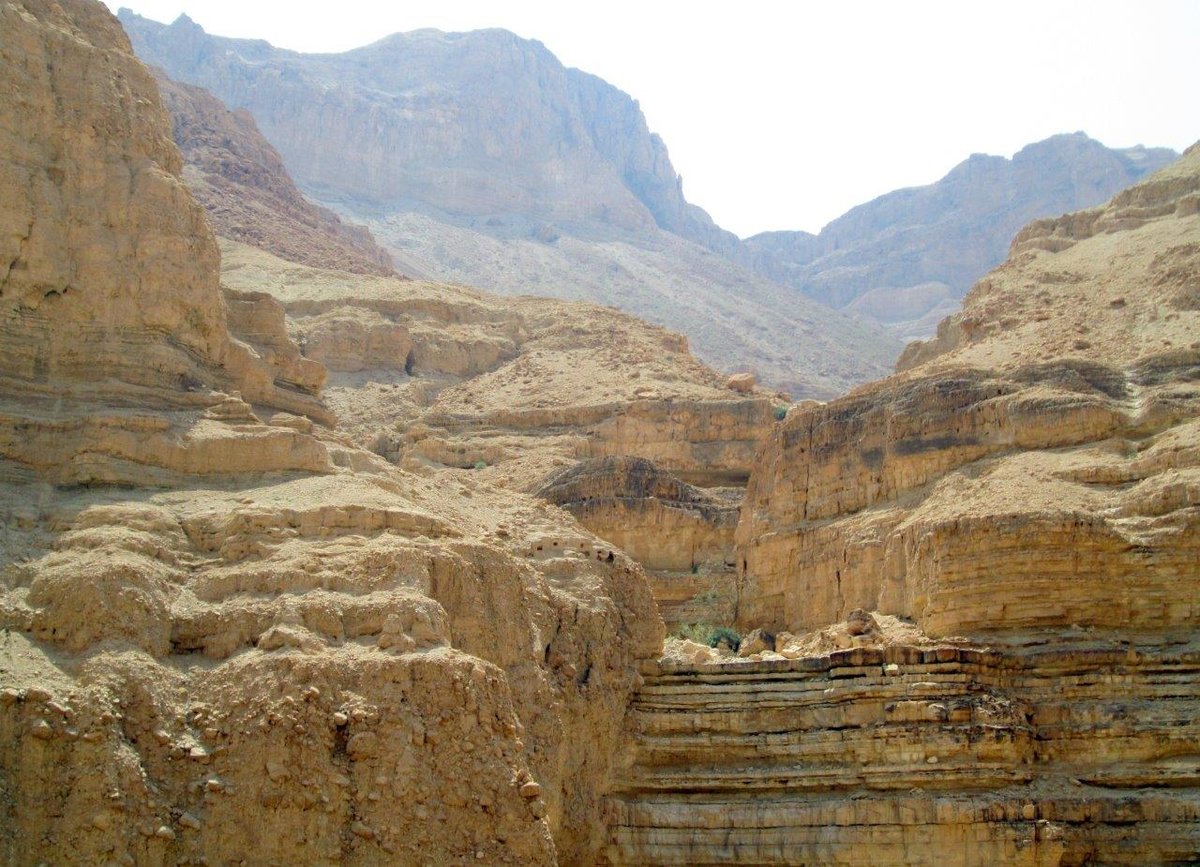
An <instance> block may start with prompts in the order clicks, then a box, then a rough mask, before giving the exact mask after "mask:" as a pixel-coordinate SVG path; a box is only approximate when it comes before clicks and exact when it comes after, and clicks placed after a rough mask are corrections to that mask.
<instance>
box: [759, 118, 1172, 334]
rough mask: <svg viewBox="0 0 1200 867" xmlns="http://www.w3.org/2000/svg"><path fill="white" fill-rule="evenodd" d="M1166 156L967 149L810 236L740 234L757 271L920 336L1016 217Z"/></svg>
mask: <svg viewBox="0 0 1200 867" xmlns="http://www.w3.org/2000/svg"><path fill="white" fill-rule="evenodd" d="M1177 157H1178V154H1176V153H1175V152H1174V151H1171V150H1168V149H1166V148H1144V147H1140V146H1139V147H1133V148H1123V149H1111V148H1107V147H1105V146H1104V145H1102V144H1100V142H1097V141H1094V140H1093V139H1090V138H1088V137H1087V136H1086V135H1084V134H1083V133H1074V134H1072V135H1057V136H1052V137H1051V138H1048V139H1046V140H1044V141H1040V142H1036V143H1034V144H1031V145H1028V146H1026V147H1025V148H1022V149H1021V150H1020V151H1018V152H1017V153H1016V154H1015V155H1014V156H1013V157H1012V159H1011V160H1010V159H1006V158H1004V157H998V156H987V155H984V154H974V155H972V156H971V157H970V158H969V159H967V160H964V161H963V162H962V163H960V164H959V165H957V166H955V168H954V169H952V170H951V171H950V173H949V174H947V175H946V176H945V177H944V178H942V179H941V180H939V181H937V182H936V183H933V184H929V185H927V186H922V187H912V188H909V189H904V190H896V191H895V192H891V193H888V194H886V195H883V196H880V197H879V198H877V199H874V200H873V201H870V202H867V203H865V204H862V205H859V206H857V207H855V208H852V209H851V210H849V211H847V212H846V213H845V214H843V215H842V216H841V217H838V218H837V219H836V220H834V221H833V222H831V223H830V224H829V225H827V226H826V227H825V228H824V229H822V230H821V233H820V234H819V235H811V234H808V233H806V232H764V233H762V234H760V235H755V236H754V237H753V238H748V239H747V240H746V242H745V243H746V247H747V249H748V250H749V251H750V253H751V255H752V256H753V258H754V267H755V269H756V270H757V271H759V272H761V273H763V274H765V275H766V276H768V277H771V278H772V279H774V280H778V281H779V282H781V283H784V284H786V285H789V286H792V287H794V288H796V289H799V290H800V291H801V292H804V293H805V294H806V295H809V296H811V297H813V298H816V299H818V300H820V301H823V302H825V303H827V304H829V305H831V306H832V307H835V308H837V309H840V310H846V311H853V312H855V313H857V314H859V315H861V316H864V317H866V318H868V319H871V320H873V321H876V322H880V323H882V324H884V325H886V326H887V327H888V328H889V329H890V330H892V331H893V332H894V333H896V334H897V335H899V336H901V337H905V338H907V339H912V338H914V337H928V336H929V335H930V334H932V332H933V329H934V327H935V326H936V325H937V323H938V321H939V320H940V319H942V318H943V317H944V316H946V315H948V314H949V313H951V312H954V311H955V310H956V309H957V307H958V304H959V301H960V299H961V298H962V297H963V296H964V295H965V294H966V292H967V290H968V289H969V288H970V286H971V284H973V283H974V282H975V281H976V280H978V279H979V278H980V277H982V276H983V275H984V274H985V273H987V272H988V271H990V270H991V269H992V268H994V267H996V266H997V265H999V264H1000V263H1001V262H1002V261H1003V260H1004V257H1005V254H1006V252H1007V250H1008V244H1009V242H1010V241H1011V240H1012V237H1013V235H1015V234H1016V232H1017V231H1018V230H1019V229H1020V228H1021V227H1022V226H1024V225H1025V224H1026V223H1028V222H1029V221H1031V220H1034V219H1037V218H1039V217H1056V216H1058V215H1059V214H1062V213H1065V212H1068V211H1076V210H1079V209H1080V208H1088V207H1092V206H1094V205H1099V204H1101V203H1102V202H1104V201H1105V200H1106V199H1108V198H1109V197H1110V196H1112V195H1113V194H1114V193H1116V192H1117V191H1119V190H1121V189H1124V188H1125V187H1127V186H1129V185H1130V184H1132V183H1134V182H1135V181H1137V180H1139V179H1140V178H1143V177H1145V176H1146V175H1148V174H1151V173H1153V172H1155V171H1157V170H1158V169H1160V168H1162V167H1163V166H1165V165H1166V164H1167V163H1169V162H1171V161H1172V160H1174V159H1176V158H1177Z"/></svg>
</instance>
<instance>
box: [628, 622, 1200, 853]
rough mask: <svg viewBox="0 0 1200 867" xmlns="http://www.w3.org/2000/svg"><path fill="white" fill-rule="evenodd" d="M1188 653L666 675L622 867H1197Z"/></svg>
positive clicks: (1130, 651)
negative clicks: (816, 866) (1191, 866)
mask: <svg viewBox="0 0 1200 867" xmlns="http://www.w3.org/2000/svg"><path fill="white" fill-rule="evenodd" d="M1198 678H1200V654H1198V649H1197V646H1196V645H1195V643H1194V642H1193V643H1192V644H1190V645H1186V646H1181V647H1176V648H1167V647H1161V646H1158V647H1147V648H1133V647H1130V646H1129V645H1128V644H1105V643H1103V642H1092V641H1086V640H1085V641H1083V642H1079V643H1075V644H1069V643H1068V644H1063V645H1060V646H1057V647H1045V646H1030V647H1023V648H1007V649H1004V650H996V649H988V648H981V647H978V646H968V645H962V644H959V645H946V644H943V645H937V646H924V647H922V646H909V645H895V646H891V647H886V648H879V647H864V648H857V649H852V650H844V651H837V652H834V653H831V654H827V655H824V656H819V657H809V658H805V659H798V660H778V661H774V662H767V661H761V662H751V661H744V662H738V663H732V664H727V665H721V666H712V665H703V666H695V665H687V664H679V663H665V662H664V663H658V664H654V665H651V666H649V667H648V668H647V670H646V681H645V684H644V685H643V686H642V688H641V689H640V690H639V692H638V694H637V697H636V699H635V701H634V704H633V708H632V710H631V714H630V723H631V726H632V727H633V731H634V743H635V744H636V748H635V750H634V752H633V753H632V755H631V756H630V762H629V765H628V767H627V769H626V770H625V772H624V773H623V774H622V775H621V777H620V778H619V781H618V783H617V785H616V788H615V791H614V794H613V797H612V799H611V801H610V805H609V811H610V812H609V817H610V822H611V827H612V834H611V839H610V846H609V850H608V853H607V857H608V859H609V860H610V862H611V863H615V864H681V865H682V864H688V865H696V864H812V863H820V864H835V865H858V864H880V863H882V864H930V863H938V864H950V865H981V864H1018V865H1063V864H1086V863H1101V864H1130V865H1132V864H1148V863H1153V864H1184V863H1191V862H1192V861H1193V860H1194V859H1195V857H1196V853H1197V852H1200V801H1198V800H1197V798H1196V787H1197V785H1198V784H1200V757H1198V756H1197V754H1196V750H1195V743H1196V739H1197V737H1198V736H1200V731H1198V730H1197V722H1196V714H1195V702H1196V700H1195V685H1196V682H1197V679H1198Z"/></svg>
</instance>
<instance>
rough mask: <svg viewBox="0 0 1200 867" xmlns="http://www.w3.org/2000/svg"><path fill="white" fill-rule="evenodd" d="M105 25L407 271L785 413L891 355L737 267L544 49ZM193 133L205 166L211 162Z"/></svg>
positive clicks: (886, 339)
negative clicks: (345, 44) (290, 38)
mask: <svg viewBox="0 0 1200 867" xmlns="http://www.w3.org/2000/svg"><path fill="white" fill-rule="evenodd" d="M122 22H123V23H124V24H125V26H126V27H127V28H128V30H129V33H130V36H131V38H132V40H133V42H134V45H135V46H136V48H137V50H138V52H139V53H140V56H141V57H142V59H143V60H146V61H147V62H148V63H151V64H153V65H155V66H161V67H163V68H165V69H166V70H167V72H168V74H169V75H170V76H171V77H172V78H174V79H176V80H177V81H181V82H187V83H188V84H189V85H199V86H202V87H205V88H207V89H208V90H209V91H211V92H212V93H213V94H215V95H216V97H218V98H219V99H220V100H221V101H223V102H224V103H225V104H226V105H227V106H229V107H230V108H231V109H234V111H235V117H234V118H233V120H234V121H237V117H238V116H237V114H236V113H238V112H242V113H244V112H249V113H251V114H253V116H254V118H255V122H256V126H257V128H258V129H259V130H261V131H262V133H263V134H264V135H265V136H266V138H267V139H269V140H270V141H271V142H272V144H274V146H275V147H277V148H278V151H279V154H280V155H281V156H282V159H283V161H284V162H285V163H286V164H287V166H288V167H289V169H290V170H291V173H292V175H293V176H294V177H295V179H296V180H297V182H298V183H299V185H300V186H301V187H302V188H303V189H304V190H305V192H306V193H308V194H310V195H313V196H317V197H320V198H321V200H322V201H323V202H325V203H326V204H328V205H329V206H330V207H333V208H335V209H337V210H338V211H339V213H344V214H348V215H349V216H350V217H351V218H353V219H354V220H357V221H359V222H362V223H365V224H367V225H368V226H369V227H370V229H371V231H372V232H373V233H374V235H375V237H376V238H378V239H379V241H380V243H381V244H383V245H384V246H385V247H386V248H387V250H388V252H389V253H390V254H391V256H392V257H393V259H394V261H395V262H396V265H397V267H398V268H399V269H400V270H401V271H402V272H404V273H405V274H409V275H411V276H414V277H421V278H427V279H431V280H438V281H444V282H452V283H466V284H468V285H471V286H477V287H480V288H483V289H486V290H489V291H494V292H501V293H503V294H506V295H524V294H537V295H548V296H553V297H557V298H564V299H571V300H588V301H594V302H598V303H601V304H606V305H613V306H616V307H619V308H620V309H622V310H624V311H626V312H627V313H631V314H633V315H635V316H638V317H640V318H642V319H646V320H648V321H650V322H654V323H657V324H659V325H663V326H666V327H667V328H670V329H671V330H673V331H679V332H684V333H686V334H688V335H689V337H690V339H691V342H692V345H693V347H694V348H695V351H696V353H697V355H699V356H700V357H701V358H703V359H704V360H705V361H706V362H708V363H710V364H712V365H714V366H716V367H718V368H720V369H722V370H724V371H727V372H734V371H750V370H752V371H755V372H756V373H757V374H758V376H759V377H760V378H761V379H762V380H763V381H764V382H767V383H770V384H771V385H772V387H774V388H778V389H783V390H786V391H788V392H790V393H792V394H794V395H796V396H797V397H815V398H828V397H832V396H835V395H838V394H841V393H843V392H844V391H845V390H846V389H847V388H849V387H851V386H853V385H856V384H858V383H861V382H864V381H866V380H868V379H871V378H875V377H879V376H882V375H884V374H885V373H886V372H887V371H888V370H890V368H891V365H892V363H893V361H894V360H895V357H896V355H897V354H898V353H899V351H900V349H901V343H900V342H899V341H897V340H896V339H895V338H893V337H891V336H890V335H888V334H886V333H885V332H884V331H883V330H882V329H880V328H873V327H869V326H864V325H863V324H862V323H861V322H860V321H858V320H857V319H853V318H851V317H848V316H843V315H841V314H839V313H836V312H834V311H832V310H830V309H829V308H827V307H825V306H824V305H822V304H819V303H816V302H813V301H810V300H809V299H808V298H807V297H806V296H798V295H797V293H796V292H795V291H794V290H791V289H789V288H787V287H784V286H782V285H780V284H777V283H773V282H772V281H770V280H768V279H765V278H763V277H760V276H757V275H756V274H754V273H753V272H751V271H750V270H749V269H747V268H743V267H741V266H739V265H738V264H735V262H734V261H733V259H736V258H737V256H738V251H739V250H740V244H739V242H738V240H737V239H736V238H735V237H734V236H733V235H731V234H729V233H728V232H725V231H723V230H721V229H720V228H719V227H717V226H715V225H714V224H713V222H712V221H711V220H710V219H709V217H708V215H707V214H705V213H704V212H703V211H702V210H700V209H699V208H697V207H695V206H694V205H691V204H689V203H688V202H687V201H686V200H685V198H684V196H683V191H682V185H681V182H680V179H679V177H678V176H677V175H676V173H675V170H674V169H673V168H672V166H671V162H670V160H669V158H668V156H667V151H666V147H665V146H664V144H663V142H662V141H661V140H660V139H659V138H658V137H657V136H655V135H652V134H651V133H650V132H649V130H648V129H647V127H646V121H645V118H644V117H643V116H642V113H641V110H640V109H639V108H638V106H637V103H636V102H635V101H634V100H633V99H631V98H630V97H629V96H628V95H626V94H624V93H622V92H621V91H619V90H617V89H616V88H614V87H612V86H610V85H608V84H607V83H605V82H603V81H601V80H600V79H598V78H596V77H595V76H591V75H588V74H586V73H583V72H580V71H579V70H574V69H567V68H565V67H563V65H562V64H561V63H560V62H559V61H558V60H557V58H555V57H554V55H553V54H551V53H550V52H549V51H548V50H547V49H546V48H545V46H543V45H542V44H541V43H538V42H534V41H530V40H526V39H521V38H519V37H517V36H515V35H514V34H512V33H507V32H505V31H503V30H485V31H475V32H471V33H441V32H438V31H434V30H422V31H417V32H415V33H407V34H393V35H392V36H389V37H387V38H384V39H381V40H379V41H378V42H376V43H374V44H372V45H368V46H364V47H362V48H359V49H355V50H353V51H349V52H345V53H342V54H324V55H315V54H299V53H296V52H291V51H285V50H282V49H278V48H275V47H273V46H271V45H269V44H267V43H266V42H263V41H261V40H240V39H225V38H222V37H218V36H213V35H210V34H207V33H205V32H204V30H203V29H201V28H200V26H199V25H197V24H196V23H195V22H194V21H192V20H190V19H188V18H187V17H186V16H181V17H180V18H179V20H177V21H175V22H174V23H173V24H171V25H162V24H158V23H155V22H153V21H149V20H147V19H145V18H141V17H140V16H138V15H135V14H133V13H132V12H129V11H128V10H126V13H124V14H123V15H122ZM186 102H187V101H185V107H186ZM201 116H202V117H212V116H214V115H213V114H212V113H210V112H203V113H202V115H201ZM231 126H233V127H236V128H239V129H241V128H242V127H245V124H242V123H241V122H240V121H239V122H236V123H234V124H232V125H231ZM200 132H201V135H200V138H199V142H198V143H199V144H200V145H201V151H200V155H201V157H203V158H204V159H205V160H206V161H207V157H208V154H206V153H205V149H211V148H212V146H213V144H217V145H219V147H218V149H219V150H224V149H225V148H224V144H223V142H220V141H217V142H214V141H213V140H212V137H211V136H209V135H207V133H206V131H205V130H203V129H202V130H200ZM232 141H233V144H234V145H237V147H235V148H232V150H234V151H237V152H239V153H242V154H245V155H248V156H251V157H255V152H256V151H258V152H261V151H262V149H261V148H259V147H257V146H256V145H251V146H249V147H242V146H241V145H242V144H247V145H250V139H249V138H248V137H247V135H246V134H245V130H244V129H241V131H239V132H236V133H235V135H234V136H233V137H232ZM239 162H240V160H237V159H235V160H233V163H234V165H233V167H234V168H236V167H237V165H238V163H239ZM251 162H252V163H256V164H258V165H259V166H262V165H264V163H263V162H262V161H261V160H258V159H252V160H251ZM217 168H218V174H222V173H224V172H225V166H224V165H222V166H218V167H217ZM206 174H210V175H211V174H212V172H211V171H209V172H206ZM255 174H259V172H257V171H256V172H255ZM223 176H224V177H226V178H227V179H228V174H224V175H223ZM238 183H239V186H242V187H243V188H244V187H245V185H244V184H241V182H240V180H239V182H238ZM217 192H218V193H219V192H220V190H219V189H218V190H217ZM246 192H247V193H249V196H248V197H247V196H243V197H239V198H238V199H236V200H235V201H234V202H233V204H232V206H231V207H232V209H233V210H234V211H235V214H234V215H235V216H236V215H237V214H238V213H245V212H247V211H249V212H250V213H252V214H254V215H255V217H256V219H253V220H251V221H250V222H249V224H248V225H243V226H242V227H241V230H242V231H241V234H240V235H235V236H234V237H237V238H238V239H239V240H245V241H248V242H249V243H254V244H257V245H259V246H263V244H262V239H263V238H264V236H267V235H268V230H269V228H270V226H271V225H272V224H275V223H276V222H277V221H276V219H275V217H274V216H272V215H269V214H263V213H260V212H259V209H258V208H257V207H254V205H257V204H260V203H262V202H263V197H262V195H261V192H256V191H255V190H254V189H247V190H246ZM201 198H204V199H206V198H207V194H206V193H203V192H202V195H201ZM245 198H250V199H251V201H252V204H251V205H247V204H246V202H245V201H244V199H245ZM288 246H289V247H291V248H293V250H294V247H295V241H294V240H292V239H289V240H288ZM272 249H274V251H275V252H280V253H281V254H282V251H283V250H284V247H283V246H282V245H276V246H274V247H273V248H272ZM714 251H716V253H718V254H720V255H714ZM284 255H286V256H287V258H295V256H294V255H293V253H286V254H284ZM726 257H732V258H726ZM304 261H307V262H309V263H310V264H319V263H317V262H316V261H315V260H314V259H311V258H310V259H305V260H304ZM324 264H326V265H329V264H330V263H328V262H326V263H324Z"/></svg>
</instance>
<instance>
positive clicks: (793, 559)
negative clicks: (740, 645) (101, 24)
mask: <svg viewBox="0 0 1200 867" xmlns="http://www.w3.org/2000/svg"><path fill="white" fill-rule="evenodd" d="M1198 203H1200V147H1195V146H1194V147H1193V148H1191V149H1190V150H1189V151H1188V152H1187V153H1186V154H1185V155H1184V156H1183V158H1182V159H1181V160H1180V161H1179V162H1178V163H1176V164H1174V165H1172V166H1171V167H1169V168H1167V169H1165V170H1163V171H1161V172H1159V173H1157V174H1156V175H1154V176H1152V177H1150V178H1148V179H1147V180H1145V181H1143V182H1142V183H1140V184H1138V185H1136V186H1134V187H1132V188H1131V189H1129V190H1127V191H1125V192H1123V193H1121V194H1119V195H1118V196H1116V197H1115V198H1114V199H1113V200H1112V201H1110V202H1109V203H1108V204H1107V205H1105V206H1103V207H1100V208H1097V209H1094V210H1091V211H1085V212H1082V213H1077V214H1073V215H1070V216H1067V217H1063V218H1060V219H1056V220H1047V221H1042V222H1039V223H1035V224H1033V225H1031V226H1030V227H1028V228H1027V229H1025V230H1024V231H1022V232H1021V233H1020V234H1019V235H1018V237H1017V240H1016V241H1015V242H1014V244H1013V248H1012V252H1011V255H1010V258H1009V261H1008V262H1007V263H1006V264H1005V265H1004V266H1002V267H1001V268H999V269H997V270H996V271H994V272H992V273H991V274H990V275H989V276H988V277H986V278H985V279H984V280H982V281H980V282H979V283H978V284H977V285H976V287H975V288H974V289H973V290H972V292H971V294H970V295H969V296H968V297H967V299H966V302H965V304H964V309H963V311H962V313H961V314H958V315H957V316H955V317H952V318H951V319H949V320H947V321H946V322H944V323H943V324H942V326H941V327H940V328H939V333H938V336H937V338H936V339H935V340H933V341H930V342H929V343H927V344H918V345H915V346H913V347H910V349H909V351H908V352H906V355H905V358H904V359H902V362H901V367H902V368H904V369H903V370H902V371H901V372H900V373H897V374H896V375H895V376H893V377H891V378H889V379H887V380H884V381H882V382H879V383H875V384H872V385H870V386H866V387H864V388H861V389H859V390H858V391H856V392H854V393H852V394H850V395H848V396H846V397H844V398H842V399H839V400H836V401H833V402H831V403H829V404H826V405H821V406H812V407H808V408H798V409H795V410H793V411H791V412H790V413H789V414H788V417H787V418H786V419H785V420H784V422H783V423H782V424H781V425H780V426H779V427H778V428H777V429H776V430H775V431H774V433H773V434H772V436H771V437H770V438H769V439H768V441H767V443H766V445H765V446H764V448H763V451H762V453H761V454H760V456H759V459H758V461H757V462H756V466H755V470H754V472H753V474H752V476H751V480H750V485H749V488H748V492H747V497H746V501H745V503H744V505H743V510H742V515H741V518H740V521H739V525H738V529H737V557H738V568H739V571H740V582H741V583H740V585H739V588H740V595H739V598H738V608H737V612H738V618H739V623H740V626H741V628H742V629H743V630H744V629H749V628H751V627H764V628H765V631H767V632H772V633H777V634H778V635H779V637H777V639H776V642H775V647H774V648H773V649H771V648H763V649H760V650H759V651H758V652H757V653H755V654H754V655H753V656H751V658H750V661H737V662H728V661H723V660H714V661H710V662H709V663H708V664H706V665H705V664H701V665H697V664H693V663H687V664H681V663H666V662H664V663H663V664H661V665H659V666H657V667H652V668H650V669H648V673H649V677H648V679H647V682H646V685H645V686H644V687H643V689H642V690H641V691H640V693H639V694H638V697H637V699H636V701H635V706H634V707H635V710H634V712H633V714H632V717H631V725H632V727H633V729H634V731H635V732H636V735H635V737H634V744H635V751H634V753H633V755H632V756H631V757H630V761H631V764H630V765H629V768H628V770H627V771H626V772H625V774H624V776H623V777H622V780H623V782H622V783H621V785H620V787H619V788H618V794H617V796H616V797H615V799H614V801H613V803H612V813H611V816H612V825H613V834H612V839H611V843H612V847H613V848H612V854H611V857H612V859H613V860H614V861H618V862H623V863H658V864H668V863H697V862H700V863H704V862H709V863H711V862H719V863H756V864H759V863H794V862H795V861H805V862H808V861H819V862H821V863H830V864H853V863H863V861H864V860H870V861H882V862H894V863H928V862H930V861H933V860H937V861H938V862H939V863H960V864H979V863H999V862H1003V863H1015V864H1077V863H1087V862H1089V861H1092V862H1097V863H1112V864H1138V863H1187V862H1188V861H1190V860H1194V859H1195V858H1196V857H1197V855H1198V854H1200V837H1198V836H1197V828H1198V827H1200V824H1198V823H1197V817H1200V759H1198V756H1197V752H1196V749H1195V746H1194V744H1195V741H1196V737H1197V733H1196V731H1195V725H1196V723H1195V720H1196V719H1197V714H1196V696H1197V694H1198V693H1197V686H1198V684H1200V669H1198V668H1197V661H1198V660H1200V643H1198V642H1197V625H1198V624H1200V608H1198V607H1197V604H1196V600H1197V599H1200V544H1198V542H1197V540H1198V539H1200V532H1198V531H1200V448H1198V445H1200V342H1197V339H1196V337H1197V334H1200V304H1198V303H1196V286H1197V281H1198V280H1200V205H1198ZM868 612H875V613H874V614H873V615H871V614H868ZM868 618H869V620H868ZM894 623H898V624H903V631H904V632H907V633H908V636H907V637H906V638H903V639H901V640H897V639H896V638H895V635H894V632H895V626H894V625H893V624H894ZM835 625H836V626H835ZM889 630H890V631H889ZM785 631H786V632H787V633H793V634H791V635H784V634H783V633H784V632H785ZM830 642H832V643H833V646H834V647H835V648H844V649H831V648H830V647H829V646H828V645H829V643H830Z"/></svg>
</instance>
